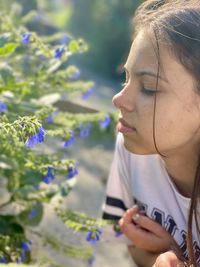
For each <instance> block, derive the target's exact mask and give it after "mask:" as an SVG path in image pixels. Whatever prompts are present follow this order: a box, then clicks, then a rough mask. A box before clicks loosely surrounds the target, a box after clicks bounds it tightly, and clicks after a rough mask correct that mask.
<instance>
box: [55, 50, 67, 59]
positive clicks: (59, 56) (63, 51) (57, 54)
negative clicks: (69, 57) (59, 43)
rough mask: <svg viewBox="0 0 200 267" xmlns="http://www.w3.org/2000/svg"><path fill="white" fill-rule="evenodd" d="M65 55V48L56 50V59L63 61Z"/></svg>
mask: <svg viewBox="0 0 200 267" xmlns="http://www.w3.org/2000/svg"><path fill="white" fill-rule="evenodd" d="M64 53H65V48H64V47H62V48H59V47H58V48H56V49H55V50H54V58H57V59H61V57H62V55H63V54H64Z"/></svg>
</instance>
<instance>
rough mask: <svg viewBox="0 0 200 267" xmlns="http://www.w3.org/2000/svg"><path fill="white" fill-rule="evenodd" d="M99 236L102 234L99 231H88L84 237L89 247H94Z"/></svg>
mask: <svg viewBox="0 0 200 267" xmlns="http://www.w3.org/2000/svg"><path fill="white" fill-rule="evenodd" d="M101 234H102V231H101V230H99V229H98V230H97V231H96V232H93V231H89V232H88V234H87V236H86V241H88V242H89V243H90V244H91V245H95V244H96V243H97V241H99V240H100V235H101Z"/></svg>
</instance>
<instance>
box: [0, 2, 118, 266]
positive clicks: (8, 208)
mask: <svg viewBox="0 0 200 267" xmlns="http://www.w3.org/2000/svg"><path fill="white" fill-rule="evenodd" d="M35 16H38V14H37V12H36V11H35V12H30V13H29V14H25V15H24V16H21V14H20V8H19V6H16V5H13V6H11V7H10V13H9V14H7V13H6V12H4V11H3V10H1V13H0V57H1V63H0V126H1V127H0V133H1V139H0V184H1V189H0V190H1V192H2V194H1V198H0V262H1V263H2V264H9V263H11V265H10V266H15V265H14V263H17V264H19V263H22V262H23V263H27V264H28V263H30V262H31V261H32V256H31V249H32V245H33V244H32V241H31V240H30V238H29V237H28V231H31V232H32V234H34V233H35V234H36V235H38V236H39V237H41V238H42V239H43V240H44V241H45V242H46V243H49V244H50V245H52V246H53V247H57V248H58V249H59V248H62V250H65V252H66V254H67V255H69V256H74V257H75V256H77V255H78V256H79V257H82V258H85V259H90V258H91V250H87V249H86V250H84V251H83V250H81V249H78V248H74V247H73V246H70V245H65V246H64V245H60V244H59V242H57V241H56V240H55V239H54V238H51V237H47V236H43V234H42V233H39V232H37V231H33V230H31V227H36V226H37V225H38V224H39V223H40V222H41V221H42V218H43V216H44V212H45V204H46V203H50V201H51V200H52V199H53V198H54V197H56V196H59V197H60V198H61V199H62V198H65V197H67V196H68V194H69V192H70V190H71V189H72V185H73V183H72V179H74V177H75V176H77V174H78V166H77V163H76V161H75V159H69V158H67V159H66V158H65V157H64V154H65V150H66V148H68V147H69V146H71V145H72V144H73V143H74V141H75V140H76V138H85V137H87V136H88V135H89V134H90V133H91V131H92V130H93V129H95V130H96V131H101V132H102V131H104V130H109V128H111V127H110V124H111V123H112V122H113V119H114V117H113V115H112V114H109V115H108V114H104V113H100V112H96V113H94V114H90V113H88V114H81V113H80V114H74V113H71V112H69V111H68V112H64V111H61V110H60V109H59V107H56V106H55V104H56V103H57V102H58V100H60V99H66V100H67V99H69V97H70V96H71V95H76V96H77V95H78V94H79V95H80V97H81V98H82V99H87V98H88V97H89V95H90V94H91V93H92V91H93V89H94V83H93V82H91V81H89V82H85V81H81V80H80V70H79V69H78V68H77V67H75V66H72V65H70V64H68V59H69V58H70V57H71V56H72V55H74V54H80V53H83V52H85V51H86V50H87V44H86V43H85V42H84V41H83V40H81V39H78V40H76V39H74V38H73V37H72V36H71V35H68V39H67V42H66V43H65V44H62V45H60V44H59V40H60V37H62V36H60V35H59V34H58V35H55V36H51V38H50V36H41V35H39V34H38V33H36V32H33V31H30V30H29V29H28V26H27V25H28V23H30V22H31V21H32V19H34V18H35ZM39 23H42V21H39ZM46 140H47V141H48V142H49V143H51V144H53V142H54V140H59V144H60V149H59V150H58V151H54V153H53V154H51V153H49V152H48V151H45V149H44V147H45V144H44V143H45V142H46ZM63 212H64V211H62V209H59V208H58V209H57V215H58V216H60V217H61V218H64V217H63V216H64V215H63V214H64V213H63ZM66 214H68V216H69V218H71V219H70V222H68V223H66V221H65V223H66V224H67V225H68V226H69V227H71V228H74V224H73V223H75V224H76V223H77V222H75V218H74V216H72V215H73V214H72V213H70V212H67V211H65V216H66ZM80 218H81V217H79V219H80ZM92 222H93V228H92V229H91V225H87V224H86V225H85V226H84V231H89V234H88V236H87V240H88V241H90V240H93V241H96V240H99V236H100V234H101V231H100V230H98V225H99V222H98V223H97V221H95V220H93V221H92ZM102 223H103V221H102ZM104 223H105V222H104ZM79 225H82V222H81V219H80V220H79ZM95 229H96V230H95ZM95 231H96V234H95ZM50 264H51V266H54V263H50ZM40 266H42V263H41V262H40ZM48 266H49V265H48ZM55 266H58V265H55Z"/></svg>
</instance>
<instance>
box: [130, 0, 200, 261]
mask: <svg viewBox="0 0 200 267" xmlns="http://www.w3.org/2000/svg"><path fill="white" fill-rule="evenodd" d="M133 26H134V37H135V36H137V34H138V32H139V31H140V30H146V31H148V32H150V33H151V34H152V33H153V36H154V37H155V40H156V45H157V48H156V49H157V54H158V57H159V44H161V43H165V44H167V47H168V49H169V52H170V53H171V54H172V55H173V56H174V57H175V58H176V59H177V60H178V61H179V62H180V63H181V64H182V65H183V66H184V68H185V69H186V70H187V71H189V73H190V74H191V75H192V76H193V78H194V80H195V84H194V90H195V91H196V93H197V94H199V95H200V0H146V1H145V2H144V3H143V4H141V5H140V6H139V8H138V9H137V10H136V12H135V15H134V19H133ZM158 72H159V64H158ZM157 81H158V79H157ZM157 84H158V82H157ZM155 110H156V97H155V103H154V122H153V123H154V125H153V126H154V131H153V135H154V143H155V147H156V149H157V152H158V153H159V154H161V153H160V152H159V150H158V148H157V146H156V139H155ZM161 155H162V154H161ZM199 197H200V156H199V164H198V166H197V169H196V175H195V180H194V185H193V191H192V196H191V201H190V209H189V213H188V234H187V248H188V255H189V260H190V261H189V263H190V264H193V265H194V266H197V263H196V257H195V254H194V250H193V238H192V224H193V218H194V220H195V223H196V227H197V231H198V234H199V235H200V225H199V222H198V221H199V215H198V210H197V205H198V201H199Z"/></svg>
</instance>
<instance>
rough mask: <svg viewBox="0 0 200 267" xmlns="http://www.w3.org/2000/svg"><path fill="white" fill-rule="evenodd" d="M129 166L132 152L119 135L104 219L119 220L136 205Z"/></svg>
mask: <svg viewBox="0 0 200 267" xmlns="http://www.w3.org/2000/svg"><path fill="white" fill-rule="evenodd" d="M129 166H130V152H128V151H127V150H126V149H125V147H124V145H123V135H122V134H118V136H117V140H116V147H115V152H114V158H113V162H112V165H111V169H110V173H109V177H108V182H107V189H106V199H105V203H104V205H103V218H104V219H112V220H118V219H120V218H121V217H122V215H123V213H124V212H125V211H126V210H127V209H128V208H130V207H132V206H133V205H134V203H133V196H132V193H131V179H130V175H131V173H130V171H129V169H130V167H129Z"/></svg>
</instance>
